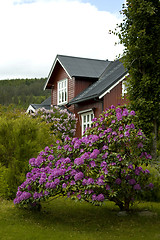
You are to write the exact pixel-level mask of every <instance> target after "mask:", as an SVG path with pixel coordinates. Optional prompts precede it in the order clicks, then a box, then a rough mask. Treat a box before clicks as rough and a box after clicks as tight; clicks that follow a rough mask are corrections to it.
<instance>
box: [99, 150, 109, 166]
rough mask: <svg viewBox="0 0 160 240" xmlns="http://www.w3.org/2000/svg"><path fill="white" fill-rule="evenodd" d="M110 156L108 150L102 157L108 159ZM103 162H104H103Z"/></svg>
mask: <svg viewBox="0 0 160 240" xmlns="http://www.w3.org/2000/svg"><path fill="white" fill-rule="evenodd" d="M107 156H108V152H106V153H105V154H104V155H103V156H102V159H106V158H107ZM101 164H102V163H101Z"/></svg>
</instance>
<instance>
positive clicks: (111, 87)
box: [99, 73, 129, 99]
mask: <svg viewBox="0 0 160 240" xmlns="http://www.w3.org/2000/svg"><path fill="white" fill-rule="evenodd" d="M128 75H129V73H127V74H125V75H124V76H123V77H121V78H120V79H119V80H118V81H116V82H115V83H114V84H113V85H111V86H109V87H108V88H107V89H106V90H105V91H104V92H102V93H101V94H100V95H99V99H101V98H103V97H104V96H105V95H106V94H107V93H110V91H111V90H112V89H113V88H114V87H116V86H117V85H118V84H119V83H120V82H122V81H123V80H124V79H125V78H126V77H127V76H128Z"/></svg>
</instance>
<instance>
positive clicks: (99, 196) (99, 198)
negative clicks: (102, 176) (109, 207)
mask: <svg viewBox="0 0 160 240" xmlns="http://www.w3.org/2000/svg"><path fill="white" fill-rule="evenodd" d="M97 201H99V202H103V201H104V195H103V194H102V193H101V194H99V195H98V196H97Z"/></svg>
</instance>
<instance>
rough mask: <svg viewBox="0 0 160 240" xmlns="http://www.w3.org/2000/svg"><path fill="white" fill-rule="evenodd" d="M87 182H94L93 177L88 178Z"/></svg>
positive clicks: (88, 183)
mask: <svg viewBox="0 0 160 240" xmlns="http://www.w3.org/2000/svg"><path fill="white" fill-rule="evenodd" d="M86 184H87V185H90V184H94V179H93V178H88V180H87V183H86Z"/></svg>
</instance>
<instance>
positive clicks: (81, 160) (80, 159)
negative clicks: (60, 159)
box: [74, 158, 84, 165]
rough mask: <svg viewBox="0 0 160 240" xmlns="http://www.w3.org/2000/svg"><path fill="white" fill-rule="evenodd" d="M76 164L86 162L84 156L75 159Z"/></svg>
mask: <svg viewBox="0 0 160 240" xmlns="http://www.w3.org/2000/svg"><path fill="white" fill-rule="evenodd" d="M74 164H76V165H83V164H84V160H83V159H82V158H76V159H75V160H74Z"/></svg>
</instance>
